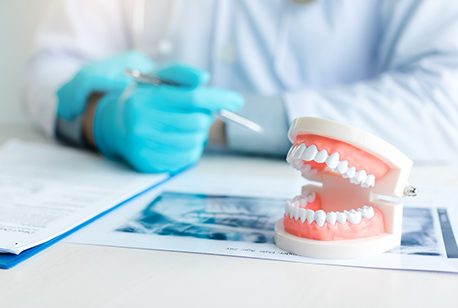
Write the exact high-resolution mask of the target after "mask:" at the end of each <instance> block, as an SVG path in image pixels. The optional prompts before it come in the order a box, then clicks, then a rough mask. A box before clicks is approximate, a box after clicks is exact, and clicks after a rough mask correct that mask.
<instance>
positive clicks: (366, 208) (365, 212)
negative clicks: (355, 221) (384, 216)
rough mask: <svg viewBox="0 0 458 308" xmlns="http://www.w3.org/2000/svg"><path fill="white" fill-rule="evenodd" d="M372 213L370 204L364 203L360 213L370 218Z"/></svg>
mask: <svg viewBox="0 0 458 308" xmlns="http://www.w3.org/2000/svg"><path fill="white" fill-rule="evenodd" d="M374 214H375V213H374V208H373V207H372V206H367V205H365V206H363V207H362V209H361V215H362V217H363V218H368V219H371V218H372V217H374Z"/></svg>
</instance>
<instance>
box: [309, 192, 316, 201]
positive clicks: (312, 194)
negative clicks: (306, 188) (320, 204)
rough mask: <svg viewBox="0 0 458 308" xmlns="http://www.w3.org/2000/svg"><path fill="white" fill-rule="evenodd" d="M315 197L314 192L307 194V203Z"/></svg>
mask: <svg viewBox="0 0 458 308" xmlns="http://www.w3.org/2000/svg"><path fill="white" fill-rule="evenodd" d="M315 198H316V194H315V193H314V192H312V193H310V194H308V195H307V201H308V202H309V203H310V202H313V201H315Z"/></svg>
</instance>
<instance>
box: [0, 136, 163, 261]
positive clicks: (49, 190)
mask: <svg viewBox="0 0 458 308" xmlns="http://www.w3.org/2000/svg"><path fill="white" fill-rule="evenodd" d="M167 178H168V175H166V174H161V175H144V174H139V173H136V172H134V171H132V170H130V169H129V168H128V167H125V166H124V165H123V164H121V163H117V162H114V161H109V160H107V159H104V158H102V157H100V156H98V155H96V154H94V153H88V152H85V151H81V150H75V149H69V148H66V147H63V146H59V145H43V144H33V143H26V142H22V141H18V140H12V141H9V142H7V143H6V144H5V145H3V146H2V147H1V148H0V201H1V202H0V253H9V254H20V253H21V252H23V251H24V250H27V249H29V248H31V247H34V246H37V245H39V244H42V243H45V242H47V241H49V240H51V239H53V238H55V237H57V236H59V235H61V234H64V233H66V232H68V231H69V230H72V229H73V228H75V227H77V226H79V225H81V224H82V223H84V222H87V221H88V220H90V219H92V218H94V217H96V216H98V215H100V214H101V213H104V212H106V211H108V210H110V209H111V208H113V207H114V206H116V205H119V204H120V203H122V202H123V201H125V200H127V199H129V198H131V197H133V196H135V195H137V194H139V193H141V192H143V191H145V190H147V189H148V188H151V187H152V186H155V185H156V184H158V183H161V182H163V181H164V180H166V179H167ZM1 256H2V255H0V257H1ZM3 256H4V255H3Z"/></svg>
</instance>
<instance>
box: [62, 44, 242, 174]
mask: <svg viewBox="0 0 458 308" xmlns="http://www.w3.org/2000/svg"><path fill="white" fill-rule="evenodd" d="M125 68H134V69H139V70H141V71H144V72H145V71H146V72H147V71H151V70H152V68H153V65H152V63H151V61H149V60H148V59H147V58H146V57H145V56H143V55H141V54H139V53H129V54H127V55H122V56H118V57H114V58H110V59H107V60H104V61H100V62H95V63H93V64H90V65H88V66H87V67H85V68H83V69H82V70H81V71H80V72H79V73H78V74H77V75H76V76H75V78H73V80H72V81H70V82H69V83H67V84H66V85H64V86H63V87H62V88H61V89H60V90H59V92H58V98H59V107H58V116H60V117H62V118H65V119H71V118H72V117H75V116H77V115H80V114H81V113H82V112H83V111H84V108H85V104H86V101H87V99H88V97H89V96H90V94H91V93H93V92H95V91H98V92H104V93H105V95H104V96H103V98H102V99H101V100H100V101H99V102H98V104H97V107H96V111H95V116H94V120H93V134H94V140H95V144H96V146H97V148H98V149H99V150H100V151H101V152H102V153H103V154H105V155H107V156H110V157H121V158H122V159H124V160H125V161H126V162H128V163H129V164H130V165H131V166H133V167H134V168H135V169H137V170H139V171H143V172H176V171H179V170H180V169H182V168H185V167H187V166H189V165H191V164H193V163H195V162H197V160H198V159H199V158H200V156H201V155H202V152H203V149H204V147H205V143H206V140H207V137H208V131H209V128H210V126H211V124H212V123H213V121H214V113H215V112H217V111H219V110H220V109H223V108H224V109H229V110H237V109H239V108H240V107H241V106H242V105H243V99H242V97H241V96H240V95H239V94H237V93H235V92H231V91H227V90H223V89H218V88H212V87H203V86H204V84H205V83H206V82H207V81H208V79H209V75H208V74H207V73H206V72H204V71H201V70H197V69H194V68H191V67H188V66H184V65H174V66H171V67H168V68H165V69H162V70H159V71H157V72H156V74H157V75H158V76H159V77H160V78H163V79H165V80H168V81H175V82H177V83H179V84H180V85H182V86H181V87H169V86H160V87H153V86H149V85H138V86H137V87H136V88H135V90H134V91H133V92H132V93H131V94H130V96H129V98H128V99H127V100H126V101H122V100H120V96H121V94H122V92H123V90H124V88H125V87H126V86H127V85H128V84H129V82H130V80H129V78H126V76H125V75H124V70H125Z"/></svg>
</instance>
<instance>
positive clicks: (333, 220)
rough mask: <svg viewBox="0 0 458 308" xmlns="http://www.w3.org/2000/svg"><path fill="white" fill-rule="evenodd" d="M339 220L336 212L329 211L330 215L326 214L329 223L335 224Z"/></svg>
mask: <svg viewBox="0 0 458 308" xmlns="http://www.w3.org/2000/svg"><path fill="white" fill-rule="evenodd" d="M336 220H337V214H336V213H335V212H329V213H328V215H326V221H327V222H328V224H331V225H335V224H336Z"/></svg>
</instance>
